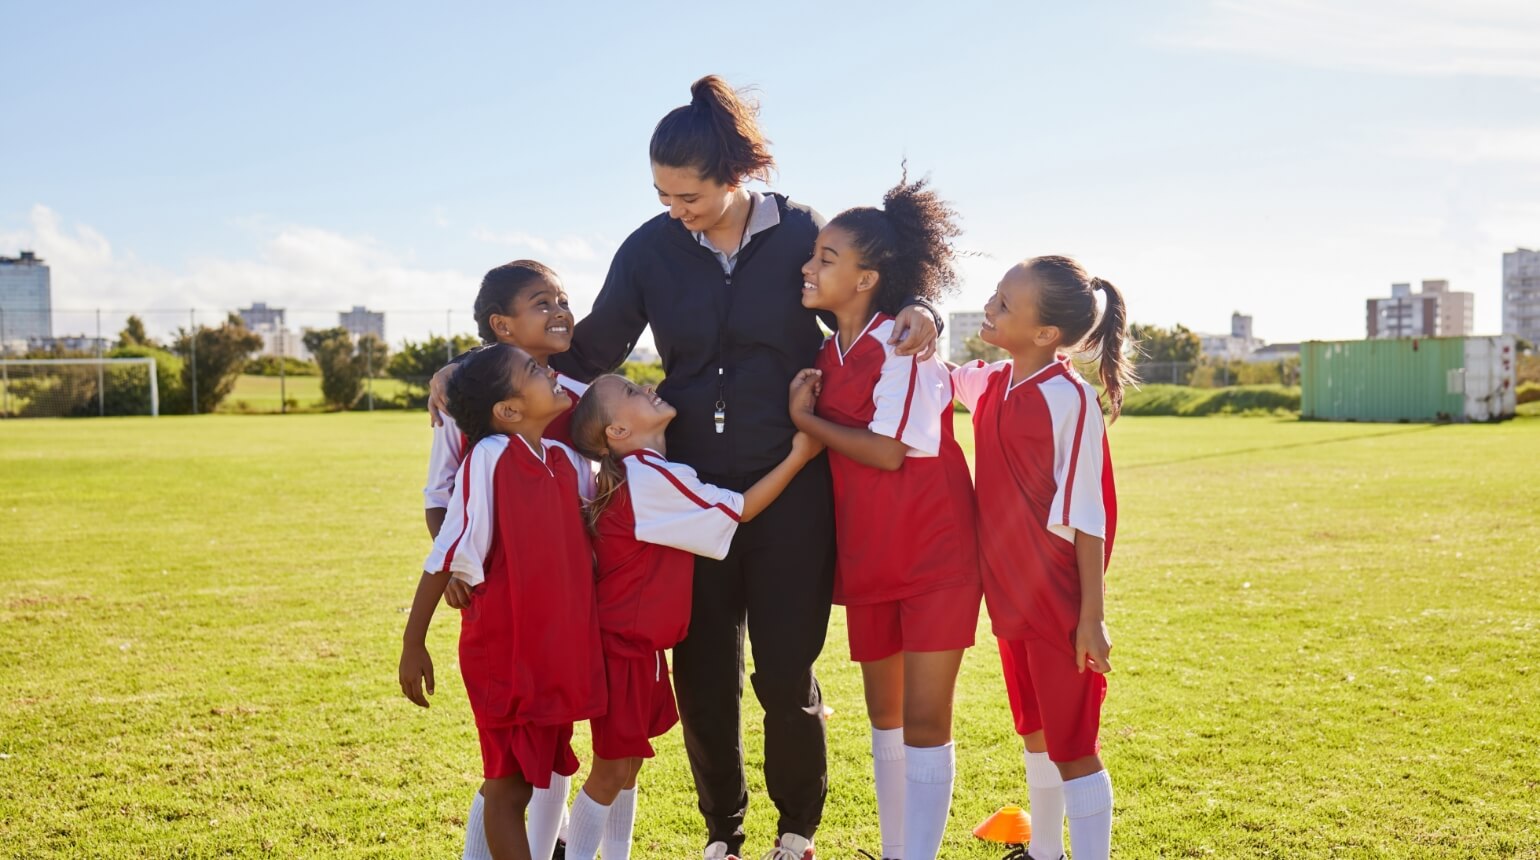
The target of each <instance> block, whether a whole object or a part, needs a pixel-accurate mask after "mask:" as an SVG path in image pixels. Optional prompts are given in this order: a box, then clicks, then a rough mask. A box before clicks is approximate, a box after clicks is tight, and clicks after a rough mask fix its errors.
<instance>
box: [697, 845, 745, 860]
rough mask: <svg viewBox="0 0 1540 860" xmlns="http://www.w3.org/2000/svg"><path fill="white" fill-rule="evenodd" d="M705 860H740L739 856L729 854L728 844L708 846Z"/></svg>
mask: <svg viewBox="0 0 1540 860" xmlns="http://www.w3.org/2000/svg"><path fill="white" fill-rule="evenodd" d="M704 860H738V855H737V854H729V853H727V843H726V842H713V843H711V844H710V845H707V846H706V855H705V858H704Z"/></svg>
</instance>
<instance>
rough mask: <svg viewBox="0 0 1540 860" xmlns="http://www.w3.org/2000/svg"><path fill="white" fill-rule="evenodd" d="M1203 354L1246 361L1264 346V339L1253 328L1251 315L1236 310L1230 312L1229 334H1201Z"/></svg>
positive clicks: (1199, 337)
mask: <svg viewBox="0 0 1540 860" xmlns="http://www.w3.org/2000/svg"><path fill="white" fill-rule="evenodd" d="M1198 340H1199V341H1200V342H1201V343H1202V344H1203V354H1204V355H1208V356H1213V357H1215V358H1225V359H1232V360H1239V361H1245V360H1247V359H1249V358H1250V357H1251V354H1252V353H1254V352H1256V351H1257V350H1259V349H1261V348H1262V339H1261V338H1259V337H1257V336H1255V335H1254V334H1253V333H1252V330H1251V315H1250V314H1243V313H1241V312H1240V311H1236V312H1234V313H1232V314H1230V333H1229V334H1200V335H1198Z"/></svg>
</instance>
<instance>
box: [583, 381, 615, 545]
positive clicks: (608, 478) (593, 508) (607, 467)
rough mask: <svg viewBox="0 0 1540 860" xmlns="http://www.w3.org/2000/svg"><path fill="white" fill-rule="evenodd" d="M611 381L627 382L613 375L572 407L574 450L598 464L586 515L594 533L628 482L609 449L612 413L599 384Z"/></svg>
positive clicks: (595, 386)
mask: <svg viewBox="0 0 1540 860" xmlns="http://www.w3.org/2000/svg"><path fill="white" fill-rule="evenodd" d="M610 378H614V379H619V380H622V381H624V379H625V377H623V376H616V375H615V374H613V373H612V374H606V375H605V376H601V377H599V378H598V379H595V380H594V381H593V382H592V383H590V384H589V386H588V390H587V391H586V392H584V393H583V396H582V398H580V399H579V400H578V404H577V406H574V407H573V408H572V424H571V425H570V426H571V428H572V447H574V448H576V449H577V452H578V453H579V454H582V455H583V456H584V457H587V458H588V459H590V460H593V461H594V462H595V463H598V464H599V474H598V475H596V476H595V478H594V497H593V500H592V501H590V502H589V503H588V507H587V509H586V510H585V516H584V519H585V520H586V521H587V522H588V530H589V531H591V532H596V531H597V530H598V526H599V517H600V515H602V514H603V513H604V510H605V508H607V507H609V504H610V498H611V497H612V496H614V495H615V491H616V490H618V489H620V485H621V484H624V483H625V482H626V470H625V467H624V466H622V465H621V464H620V458H619V457H616V456H615V452H614V450H613V449H612V448H610V440H609V435H608V434H607V433H606V432H605V431H606V430H608V429H609V426H610V411H609V410H608V409H606V408H604V404H603V403H602V402H601V400H600V393H599V388H600V385H601V384H602V383H603V382H604V380H606V379H610Z"/></svg>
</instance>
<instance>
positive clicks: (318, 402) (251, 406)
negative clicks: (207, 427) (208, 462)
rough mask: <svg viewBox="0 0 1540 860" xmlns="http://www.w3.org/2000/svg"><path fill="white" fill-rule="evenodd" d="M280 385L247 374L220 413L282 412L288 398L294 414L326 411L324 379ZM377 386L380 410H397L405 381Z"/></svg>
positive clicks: (275, 379) (268, 378) (299, 378)
mask: <svg viewBox="0 0 1540 860" xmlns="http://www.w3.org/2000/svg"><path fill="white" fill-rule="evenodd" d="M279 382H280V380H279V378H278V377H276V376H256V375H253V374H243V375H242V376H241V377H240V379H238V380H237V381H236V383H235V390H234V391H232V392H231V393H230V396H229V397H226V398H225V400H224V402H223V403H221V404H219V409H218V410H217V411H218V412H223V413H250V412H281V411H283V410H282V408H281V407H282V404H283V399H284V397H287V398H288V399H289V400H290V401H292V402H293V405H292V406H291V409H290V411H293V412H320V411H325V409H326V402H325V401H324V400H323V399H322V398H321V377H319V376H290V377H286V378H285V379H283V380H282V382H283V385H282V386H280V385H279ZM373 386H374V400H375V408H376V409H382V408H387V407H391V406H393V404H392V403H391V401H393V400H394V399H395V398H396V396H397V395H398V394H400V393H401V391H402V390H403V388H404V386H403V385H402V383H401V381H400V380H397V379H376V380H374V381H373ZM280 392H281V393H280ZM364 402H365V401H364V400H363V399H360V400H359V403H364Z"/></svg>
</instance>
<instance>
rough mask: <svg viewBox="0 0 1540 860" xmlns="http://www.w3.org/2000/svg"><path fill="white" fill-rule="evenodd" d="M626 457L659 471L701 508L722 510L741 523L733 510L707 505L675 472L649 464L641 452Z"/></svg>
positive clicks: (721, 506)
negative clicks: (681, 481)
mask: <svg viewBox="0 0 1540 860" xmlns="http://www.w3.org/2000/svg"><path fill="white" fill-rule="evenodd" d="M626 456H627V457H635V458H636V461H637V462H638V463H641V464H643V465H646V466H651V467H652V468H653V469H654V470H656V471H657V473H658V474H660V475H662V476H663V477H665V478H667V479H668V482H669V483H670V484H673V485H674V489H676V490H678V491H679V492H680V493H681V494H682V495H683V496H684V497H685V498H687V499H689V500H690V501H692V502H694V503H695V504H697V505H700V506H701V507H703V508H706V509H707V510H710V509H711V508H716V509H718V510H720V511H721V512H722V513H724V514H727V515H728V516H729V517H732V520H733V522H735V523H736V522H738V521H739V520H738V515H737V514H736V513H734V512H733V509H732V508H729V507H728V506H726V505H711V504H707V503H706V500H705V499H703V498H701V497H700V496H697V495H695V494H694V493H692V492H690V488H689V487H686V486H685V485H684V484H681V483H680V482H679V479H678V478H676V477H674V473H673V472H670V471H669V470H667V469H665V468H663V467H662V466H659V465H658V464H657V463H649V462H647V458H646V457H645V456H643V455H642V452H641V451H633V452H632V453H630V454H627V455H626Z"/></svg>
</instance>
